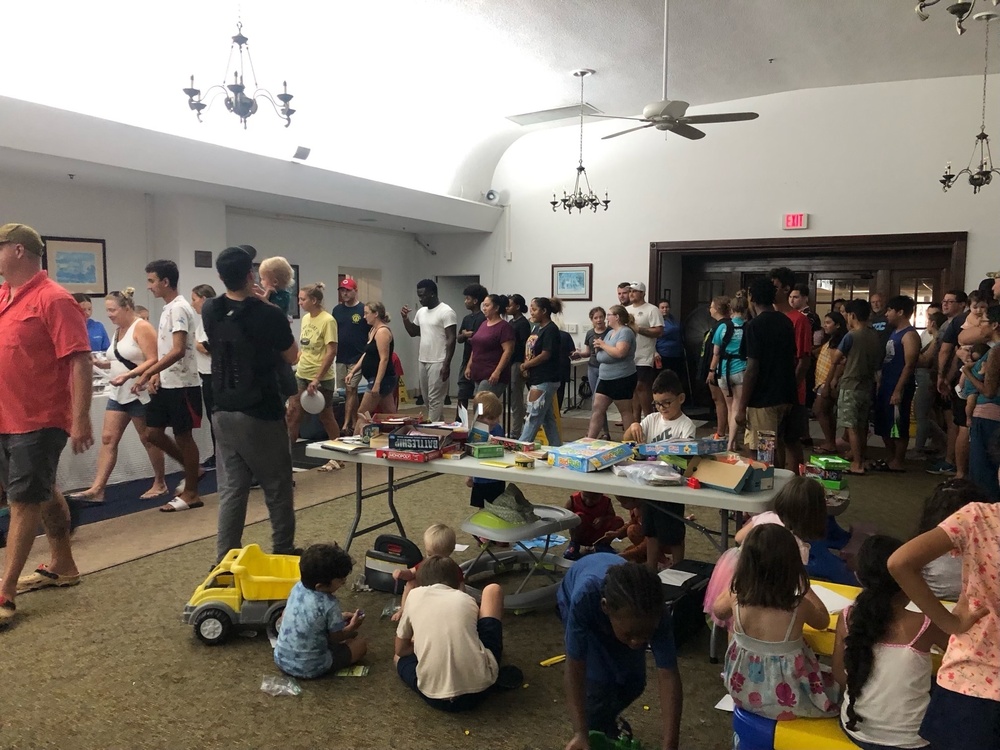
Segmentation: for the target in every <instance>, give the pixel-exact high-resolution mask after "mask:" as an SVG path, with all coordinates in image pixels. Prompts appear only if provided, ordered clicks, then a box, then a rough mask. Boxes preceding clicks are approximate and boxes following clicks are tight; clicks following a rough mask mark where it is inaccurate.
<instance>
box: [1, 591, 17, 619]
mask: <svg viewBox="0 0 1000 750" xmlns="http://www.w3.org/2000/svg"><path fill="white" fill-rule="evenodd" d="M16 615H17V607H16V606H15V604H14V602H12V601H10V599H7V598H6V597H3V596H0V626H3V625H9V624H10V621H11V620H13V619H14V617H15V616H16Z"/></svg>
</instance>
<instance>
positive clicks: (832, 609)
mask: <svg viewBox="0 0 1000 750" xmlns="http://www.w3.org/2000/svg"><path fill="white" fill-rule="evenodd" d="M812 590H813V591H814V592H815V593H816V596H818V597H819V600H820V601H821V602H823V604H825V605H826V611H827V612H829V613H830V614H831V615H833V614H836V613H837V612H840V611H841V610H842V609H843V608H844V607H849V606H850V605H852V604H853V603H854V600H853V599H848V598H847V597H846V596H843V595H841V594H838V593H837V592H836V591H833V590H832V589H828V588H827V587H826V586H824V585H823V584H822V583H813V584H812Z"/></svg>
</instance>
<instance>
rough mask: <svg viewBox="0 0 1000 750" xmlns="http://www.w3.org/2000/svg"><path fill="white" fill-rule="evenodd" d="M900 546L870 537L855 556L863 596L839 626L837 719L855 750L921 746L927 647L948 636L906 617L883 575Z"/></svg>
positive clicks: (917, 616)
mask: <svg viewBox="0 0 1000 750" xmlns="http://www.w3.org/2000/svg"><path fill="white" fill-rule="evenodd" d="M901 546H902V542H900V541H899V540H898V539H893V538H892V537H889V536H882V535H876V536H870V537H868V538H867V539H865V541H864V543H863V544H862V545H861V549H860V550H859V551H858V580H860V581H861V586H862V591H861V593H860V594H858V598H857V600H856V601H855V602H854V604H853V605H851V606H850V607H847V608H846V609H845V610H844V611H843V612H842V613H841V615H840V619H839V620H838V622H837V643H836V646H835V647H834V651H833V677H834V679H835V680H836V681H837V683H838V684H839V685H840V687H841V688H846V692H845V693H844V699H843V705H842V706H841V710H840V721H841V724H842V725H843V727H844V731H845V732H847V734H848V736H849V737H850V738H851V739H852V740H853V741H854V743H855V744H856V745H859V746H860V747H877V748H883V747H898V748H918V747H927V743H926V742H925V741H924V740H922V739H921V738H920V722H921V721H922V720H923V718H924V712H925V711H926V710H927V704H928V702H930V685H931V674H932V667H931V655H930V652H929V650H930V648H931V646H939V647H941V648H944V647H945V646H946V645H947V643H948V636H946V635H945V634H944V633H942V632H941V631H940V630H939V629H938V628H937V627H935V626H934V625H932V624H931V621H930V618H928V617H926V616H925V615H923V614H922V613H920V612H911V611H909V610H908V609H907V608H906V606H907V605H908V604H909V603H910V600H909V599H908V598H907V596H906V594H904V593H903V592H902V590H901V589H900V588H899V584H898V583H896V581H895V580H894V579H893V577H892V576H891V575H889V568H888V563H889V556H890V555H891V554H892V553H893V552H895V551H896V550H897V549H899V548H900V547H901Z"/></svg>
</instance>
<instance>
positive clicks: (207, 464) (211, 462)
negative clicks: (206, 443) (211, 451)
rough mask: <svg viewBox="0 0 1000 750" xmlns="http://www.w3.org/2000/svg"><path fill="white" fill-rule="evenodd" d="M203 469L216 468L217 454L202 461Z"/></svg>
mask: <svg viewBox="0 0 1000 750" xmlns="http://www.w3.org/2000/svg"><path fill="white" fill-rule="evenodd" d="M201 466H202V468H203V469H214V468H215V456H214V455H212V456H209V457H208V458H206V459H205V460H204V461H202V462H201Z"/></svg>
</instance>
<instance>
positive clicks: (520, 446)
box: [488, 435, 538, 453]
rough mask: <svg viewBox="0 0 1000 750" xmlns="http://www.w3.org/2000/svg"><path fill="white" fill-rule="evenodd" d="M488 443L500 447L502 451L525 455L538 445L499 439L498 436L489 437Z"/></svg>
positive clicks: (505, 438)
mask: <svg viewBox="0 0 1000 750" xmlns="http://www.w3.org/2000/svg"><path fill="white" fill-rule="evenodd" d="M488 442H490V443H493V444H495V445H502V446H503V447H504V450H508V451H514V452H515V453H527V452H528V451H533V450H535V449H536V448H537V447H538V444H537V443H534V442H528V441H526V440H515V439H514V438H508V437H501V436H500V435H490V436H489V441H488Z"/></svg>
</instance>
